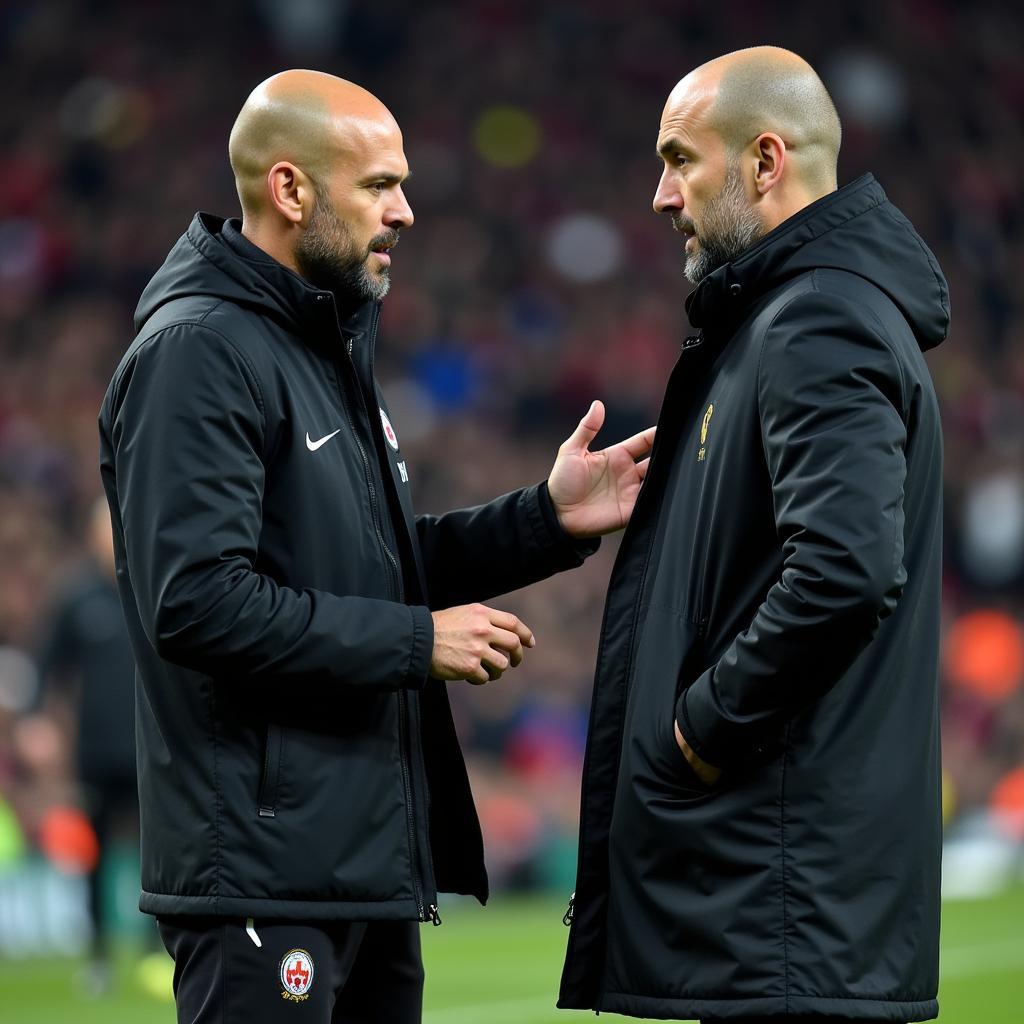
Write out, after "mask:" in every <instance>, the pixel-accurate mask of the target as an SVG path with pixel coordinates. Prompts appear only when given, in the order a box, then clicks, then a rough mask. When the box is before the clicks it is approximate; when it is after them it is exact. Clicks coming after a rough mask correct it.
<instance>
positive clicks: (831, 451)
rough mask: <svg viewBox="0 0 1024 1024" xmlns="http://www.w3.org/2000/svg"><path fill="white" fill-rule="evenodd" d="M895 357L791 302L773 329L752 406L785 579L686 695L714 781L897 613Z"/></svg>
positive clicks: (901, 579)
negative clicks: (758, 426)
mask: <svg viewBox="0 0 1024 1024" xmlns="http://www.w3.org/2000/svg"><path fill="white" fill-rule="evenodd" d="M903 393H904V392H903V386H902V375H901V372H900V367H899V364H898V362H897V358H896V356H895V354H894V353H893V352H892V350H891V349H890V347H889V346H888V345H887V344H886V341H885V339H884V337H883V334H882V328H881V326H880V324H878V323H877V321H875V320H874V318H873V317H871V314H870V312H868V311H865V310H864V309H863V308H862V307H859V306H856V305H855V304H853V303H852V302H850V301H848V300H846V299H841V298H837V297H836V296H833V295H823V294H820V293H818V292H811V293H808V294H805V295H803V296H801V297H800V298H797V299H795V300H793V302H791V303H790V304H789V305H788V306H787V307H786V308H785V309H784V310H783V311H782V312H781V313H780V314H779V315H778V317H777V318H776V320H775V321H774V322H773V324H772V325H771V327H769V329H768V331H767V333H766V336H765V340H764V346H763V350H762V353H761V364H760V367H759V375H758V403H759V414H760V421H761V436H762V441H763V444H764V452H765V458H766V461H767V466H768V471H769V474H770V477H771V482H772V494H773V502H774V509H775V524H776V530H777V533H778V536H779V540H780V543H781V546H782V558H781V563H782V564H781V573H780V576H779V578H778V580H777V581H776V582H775V584H774V585H773V586H772V587H771V589H770V590H769V591H768V593H767V595H766V597H765V599H764V601H763V603H762V604H761V606H760V607H759V608H758V610H757V612H756V614H755V615H754V618H753V621H752V622H751V623H750V626H749V627H748V628H747V629H746V630H745V631H744V632H743V633H741V634H740V635H739V636H737V637H736V638H735V640H734V641H733V642H732V644H731V645H730V646H729V647H728V648H727V649H726V651H725V653H724V654H723V655H722V657H721V659H720V660H719V661H718V663H717V664H715V665H713V666H711V667H710V668H709V669H708V670H707V671H705V672H704V673H703V674H702V675H701V676H700V677H699V678H698V679H697V680H696V681H695V682H694V683H693V684H692V685H691V686H690V687H688V688H687V689H685V690H684V691H683V693H682V694H681V696H680V698H679V700H678V702H677V705H676V718H677V721H678V724H679V728H680V731H681V732H682V733H683V735H684V737H685V738H686V740H687V742H688V743H689V744H690V745H691V746H692V747H693V749H694V750H695V751H696V752H697V753H698V754H699V755H700V757H702V758H703V759H704V760H705V761H707V762H708V763H710V764H712V765H716V766H718V767H727V766H728V765H729V764H730V762H736V761H742V760H743V759H744V758H745V757H746V756H748V755H749V754H750V753H751V751H752V750H753V749H754V748H755V745H756V744H757V743H758V742H759V739H760V738H761V737H762V736H763V735H764V734H766V733H767V732H768V731H770V730H771V729H772V728H774V727H776V726H777V725H778V724H779V723H780V722H781V721H783V720H785V719H786V718H788V717H790V716H791V715H792V714H794V713H795V712H796V711H798V710H800V709H801V708H804V707H806V706H807V705H808V704H810V703H811V702H813V701H814V700H816V699H817V698H820V697H822V696H823V695H824V694H825V693H827V692H828V691H829V689H830V688H831V687H832V686H834V685H835V684H836V683H837V682H838V681H839V680H840V679H841V678H842V677H843V675H844V674H845V673H846V671H847V669H848V668H849V667H850V666H851V665H852V664H853V662H854V660H855V659H856V658H857V656H858V654H860V652H861V651H862V650H863V649H864V648H865V647H866V646H867V644H868V642H869V641H870V640H871V638H872V636H873V635H874V634H875V632H876V630H877V629H878V626H879V623H880V622H881V620H882V619H883V618H885V617H886V616H887V615H889V614H890V613H891V612H892V611H893V610H894V608H895V607H896V602H897V600H898V599H899V596H900V594H901V592H902V588H903V585H904V583H905V582H906V572H905V570H904V567H903V487H904V479H905V476H906V461H905V455H904V449H905V445H906V438H907V434H906V428H905V426H904V422H903V419H902V418H901V413H900V410H901V409H903V408H904V407H905V406H904V400H903Z"/></svg>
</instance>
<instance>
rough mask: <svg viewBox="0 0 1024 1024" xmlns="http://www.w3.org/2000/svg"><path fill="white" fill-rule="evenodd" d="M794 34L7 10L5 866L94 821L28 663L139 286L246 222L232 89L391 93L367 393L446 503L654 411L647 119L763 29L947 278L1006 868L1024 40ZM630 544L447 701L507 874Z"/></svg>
mask: <svg viewBox="0 0 1024 1024" xmlns="http://www.w3.org/2000/svg"><path fill="white" fill-rule="evenodd" d="M785 12H786V13H785V19H784V21H780V20H778V14H777V12H776V11H773V10H771V9H770V8H769V6H767V5H764V4H759V3H754V2H746V0H740V2H733V3H729V4H710V3H699V4H698V3H691V2H687V0H675V2H662V0H651V2H646V3H643V4H636V5H625V4H619V3H615V2H613V0H560V2H558V3H543V2H533V0H530V2H520V3H503V2H497V0H495V2H476V3H439V4H416V3H403V2H398V0H381V2H376V3H374V4H372V5H370V4H357V3H353V4H346V3H343V2H329V0H302V2H301V3H300V2H293V3H290V4H274V3H273V2H271V0H266V2H261V0H252V2H249V3H243V2H238V0H232V2H226V0H225V2H221V3H216V4H209V3H207V4H199V3H196V2H194V0H184V2H179V3H174V4H170V3H147V4H128V3H115V2H91V3H85V2H79V3H75V2H70V0H53V2H47V3H45V4H38V3H33V2H14V0H12V2H7V3H4V4H3V5H2V6H0V83H2V94H3V96H4V97H5V98H6V100H7V102H5V103H4V104H3V105H2V106H0V138H2V139H3V145H2V147H0V182H2V183H3V187H2V188H0V874H2V873H3V872H4V871H5V870H6V871H12V870H16V869H17V866H18V865H19V864H23V863H24V862H25V860H26V858H30V857H31V856H32V855H33V854H32V851H33V850H34V849H35V848H36V847H37V846H38V845H39V840H40V836H41V834H42V831H43V828H44V824H45V820H46V815H47V813H48V812H49V811H50V810H52V808H54V807H56V806H62V805H71V806H74V805H75V804H76V802H79V801H80V800H81V794H80V793H79V792H78V790H77V788H76V785H75V780H74V778H73V774H74V773H73V765H74V757H73V753H72V750H71V747H72V744H73V737H74V731H75V730H74V721H73V717H74V706H75V705H74V702H73V701H70V700H68V699H66V698H64V697H62V696H61V695H60V694H59V693H56V694H52V695H48V696H47V697H46V699H44V700H43V702H42V704H41V706H40V705H39V701H38V700H37V699H36V697H35V696H34V694H35V688H36V686H37V679H36V675H37V673H36V672H35V664H36V661H35V659H36V657H37V655H38V651H39V646H40V643H41V637H42V636H44V635H45V633H46V630H47V625H48V619H49V617H50V615H51V609H52V608H53V606H54V602H55V601H56V600H57V599H58V596H59V594H60V593H61V591H62V589H63V588H65V587H66V586H67V584H68V580H69V579H71V578H73V577H74V575H75V573H76V571H77V567H78V566H79V564H80V562H81V560H82V559H83V557H84V551H85V544H84V539H83V538H84V531H85V527H86V523H87V520H88V517H89V510H90V508H91V506H92V504H93V502H94V501H95V499H96V498H97V497H98V496H99V495H100V484H99V478H98V473H97V435H96V425H95V424H96V414H97V410H98V407H99V403H100V400H101V397H102V394H103V392H104V389H105V387H106V384H107V381H108V379H109V376H110V374H111V371H112V370H113V368H114V366H115V365H116V363H117V361H118V358H119V356H120V354H121V352H122V351H123V350H124V348H125V347H126V345H127V344H128V342H129V341H130V340H131V337H132V328H131V314H132V310H133V308H134V305H135V302H136V299H137V297H138V295H139V293H140V291H141V289H142V287H143V286H144V284H145V282H146V281H147V279H148V278H149V276H150V275H151V273H152V272H153V270H154V269H155V268H156V267H157V266H158V265H159V264H160V263H161V262H162V260H163V257H164V255H165V253H166V252H167V250H168V248H169V247H170V245H171V244H172V243H173V241H174V240H175V239H176V238H177V237H178V235H179V234H180V233H181V232H182V231H183V230H184V228H185V226H186V224H187V223H188V221H189V219H190V217H191V215H192V213H193V212H194V211H195V210H196V209H205V210H210V211H212V212H216V213H220V214H224V215H232V216H234V215H237V201H236V197H235V194H234V190H233V185H232V181H231V178H230V173H229V168H228V165H227V152H226V144H227V135H228V131H229V129H230V126H231V124H232V121H233V118H234V116H235V113H236V112H237V110H238V108H239V106H240V104H241V103H242V101H243V100H244V98H245V96H246V95H247V94H248V92H249V91H250V89H251V88H252V87H253V86H254V85H255V84H256V83H257V82H259V81H260V80H262V79H263V78H264V77H266V76H267V75H269V74H271V73H273V72H274V71H276V70H280V69H283V68H285V67H289V66H300V67H301V66H307V67H316V68H319V69H322V70H326V71H330V72H332V73H335V74H339V75H341V76H343V77H348V78H351V79H353V80H355V81H358V82H360V83H361V84H363V85H365V86H366V87H367V88H369V89H371V90H372V91H374V92H375V93H376V94H377V95H379V96H380V97H381V98H382V99H383V100H384V101H385V102H386V103H387V104H388V105H389V106H390V107H391V109H392V110H393V111H394V113H395V114H396V116H397V118H398V120H399V122H400V124H401V125H402V128H403V131H404V135H405V141H406V152H407V155H408V157H409V162H410V165H411V167H412V170H413V175H414V176H413V178H412V180H411V181H410V182H409V185H408V189H407V192H408V195H409V198H410V201H411V203H412V205H413V208H414V210H415V213H416V225H415V227H414V228H413V229H411V230H409V231H408V232H406V233H403V237H402V244H401V245H400V247H399V248H398V250H397V251H396V253H395V259H394V268H393V285H392V292H391V295H390V296H389V298H388V299H387V302H386V304H385V307H384V309H385V312H384V318H383V323H382V328H381V336H380V342H379V346H378V352H377V370H378V374H379V376H380V377H381V378H382V380H383V381H384V382H385V389H386V391H387V393H388V397H389V403H390V406H391V409H392V411H393V420H394V424H395V427H396V430H397V431H398V434H399V437H400V439H401V441H402V445H403V451H404V452H405V454H406V456H407V463H408V465H409V467H410V473H411V485H412V487H413V491H414V495H415V499H416V503H417V507H418V508H419V510H421V511H442V510H444V509H447V508H451V507H456V506H459V505H463V504H467V503H475V502H477V501H481V500H485V499H487V498H489V497H491V496H493V495H495V494H497V493H500V492H501V491H504V490H507V489H510V488H512V487H515V486H518V485H520V484H523V483H527V482H532V481H535V480H539V479H541V478H543V477H544V476H545V475H546V473H547V471H548V468H549V466H550V463H551V461H552V459H553V457H554V453H555V448H556V447H557V445H558V444H559V443H560V441H561V440H562V439H563V438H564V437H565V436H566V435H567V433H568V432H569V431H570V430H571V428H572V426H573V425H574V424H575V422H576V421H577V420H578V418H579V417H580V416H581V415H582V413H583V412H584V411H585V410H586V408H587V405H588V403H589V401H590V400H591V399H592V398H594V397H599V398H601V399H603V400H604V402H605V403H606V406H607V408H608V414H609V415H608V422H607V425H606V428H605V430H604V432H603V434H602V439H603V440H606V441H608V442H611V441H613V440H617V439H619V438H621V437H623V436H626V435H627V434H629V433H631V432H633V431H635V430H637V429H641V428H642V427H644V426H646V425H647V424H648V423H650V422H653V420H654V418H655V417H656V415H657V411H658V406H659V402H660V397H661V394H662V390H663V387H664V383H665V381H666V378H667V375H668V373H669V370H670V368H671V366H672V363H673V361H674V359H675V356H676V353H677V352H678V349H679V346H680V342H681V341H682V339H683V337H684V336H685V334H686V333H687V323H686V319H685V314H684V311H683V299H684V295H685V291H686V287H687V286H686V283H685V281H684V279H683V277H682V269H681V267H682V253H681V249H680V246H679V242H678V239H677V238H676V237H675V236H674V234H673V232H672V231H671V230H670V226H669V224H668V222H667V220H666V219H664V218H659V217H657V216H655V215H654V214H653V212H652V211H651V199H652V196H653V192H654V188H655V185H656V183H657V179H658V176H659V173H660V171H659V164H658V162H657V160H656V158H655V156H654V141H655V136H656V132H657V125H658V120H659V116H660V112H661V107H662V104H663V101H664V98H665V96H666V95H667V93H668V91H669V89H670V88H671V87H672V85H673V84H674V83H675V82H676V80H677V79H678V78H679V77H681V76H682V74H684V73H685V72H686V71H687V70H688V69H689V68H691V67H693V66H695V65H696V64H699V63H701V62H703V61H704V60H706V59H709V58H710V57H712V56H715V55H717V54H719V53H722V52H725V51H727V50H730V49H735V48H737V47H739V46H743V45H750V44H754V43H760V42H773V43H777V44H780V45H785V46H788V47H790V48H792V49H795V50H796V51H798V52H799V53H801V54H802V55H803V56H805V57H807V58H808V59H809V60H810V61H811V62H812V63H813V64H814V65H815V66H816V67H817V68H818V69H819V70H820V72H821V73H822V75H823V77H824V78H825V80H826V83H827V84H828V85H829V87H830V89H831V90H832V92H833V95H834V97H835V100H836V102H837V105H838V107H839V110H840V114H841V116H842V118H843V125H844V141H843V149H842V157H841V163H840V182H841V183H845V182H848V181H850V180H852V179H853V178H854V177H856V176H858V175H860V174H861V173H864V172H866V171H871V172H873V173H874V174H875V175H876V176H877V177H878V178H879V180H880V181H881V183H882V184H883V186H884V187H885V188H886V189H887V191H888V193H889V195H890V197H891V198H892V199H893V200H894V201H895V202H896V203H897V204H898V205H899V206H900V207H901V208H902V209H903V210H904V211H905V212H906V213H907V214H908V216H909V217H910V218H911V219H912V220H913V222H914V223H915V225H916V226H917V228H918V229H919V231H920V232H921V234H922V235H923V236H924V237H925V239H926V240H927V241H928V243H929V244H930V245H931V246H932V248H933V249H934V250H935V252H936V254H937V255H938V257H939V260H940V262H941V264H942V266H943V268H944V270H945V272H946V275H947V277H948V278H949V281H950V285H951V291H952V302H953V329H952V334H951V337H950V339H949V340H948V342H947V343H946V344H945V345H944V346H943V347H942V348H941V349H939V350H938V351H937V352H935V353H934V354H932V355H930V356H929V364H930V367H931V370H932V373H933V375H934V378H935V382H936V386H937V388H938V392H939V395H940V399H941V403H942V411H943V420H944V426H945V442H946V481H947V487H946V497H945V500H946V533H945V548H946V570H945V605H944V611H945V623H944V655H943V692H944V713H943V714H944V719H943V722H944V744H945V748H944V760H945V767H946V772H947V783H948V785H947V805H948V814H949V817H948V820H949V834H950V835H952V836H954V837H955V836H957V835H960V836H962V837H968V838H971V839H973V840H982V841H983V842H984V843H985V844H987V845H986V846H985V849H986V850H988V851H989V853H991V850H992V849H997V850H999V851H1002V852H1001V853H999V855H998V856H995V857H994V859H993V858H992V857H991V856H988V854H986V855H985V856H983V857H982V859H981V860H970V859H969V863H970V864H973V865H974V866H975V867H978V869H979V871H980V872H981V873H982V874H984V875H986V877H988V876H989V875H991V873H992V871H993V870H995V869H996V868H998V870H999V871H1002V872H1004V873H1005V872H1008V871H1010V870H1011V865H1012V863H1013V861H1014V858H1015V857H1016V858H1017V860H1018V863H1019V858H1020V853H1019V851H1020V848H1021V843H1022V841H1024V690H1022V687H1021V682H1022V677H1024V635H1022V629H1024V627H1022V617H1024V306H1022V299H1021V290H1020V287H1019V282H1020V280H1021V279H1022V278H1024V242H1022V239H1024V232H1022V219H1024V199H1022V191H1021V184H1020V174H1019V170H1020V167H1021V166H1022V165H1024V131H1022V125H1024V64H1022V63H1021V60H1020V54H1021V53H1022V52H1024V19H1022V17H1021V15H1020V14H1019V13H1014V8H1013V6H1012V5H1010V4H992V3H986V2H981V3H973V4H971V5H969V6H965V5H959V4H955V3H950V2H941V0H914V2H910V3H902V4H900V3H882V2H877V0H876V2H870V0H869V2H865V0H835V2H833V3H830V4H824V5H822V4H817V3H810V2H797V3H789V4H787V5H785ZM615 548H616V543H615V541H614V540H612V539H609V540H608V541H606V542H605V544H604V545H603V547H602V550H601V551H600V553H599V554H598V555H597V556H596V557H594V558H593V559H591V560H590V561H589V562H588V563H587V565H586V566H585V567H584V568H582V569H580V570H578V571H576V572H574V573H571V574H566V575H563V576H561V577H559V578H557V579H555V580H552V581H548V582H546V583H544V584H541V585H539V586H536V587H533V588H531V589H530V590H528V591H524V592H522V593H520V594H517V595H514V596H513V597H510V598H508V599H507V600H502V601H496V602H494V603H495V604H498V605H499V606H503V607H509V608H511V609H512V610H514V611H516V612H517V613H519V614H520V615H521V616H522V618H523V619H524V620H525V621H526V622H527V623H528V624H529V625H530V626H531V627H533V628H534V630H535V631H536V634H537V637H538V646H537V648H536V650H535V651H531V652H530V653H529V655H528V657H527V659H526V662H525V663H524V665H523V666H522V667H521V668H520V669H518V670H517V671H515V672H512V673H510V674H509V675H507V676H506V677H505V678H504V679H502V680H501V681H500V682H498V683H495V684H491V685H489V686H486V687H482V688H471V687H468V686H465V685H461V684H453V686H452V690H453V698H454V702H455V709H456V715H457V718H458V723H459V727H460V731H461V733H462V736H463V738H464V742H465V746H466V749H467V753H468V756H469V759H470V761H471V768H472V774H473V778H474V786H475V789H476V792H477V795H478V798H479V803H480V809H481V814H482V819H483V823H484V830H485V834H486V839H487V844H488V850H489V857H490V863H491V869H492V873H493V874H494V876H495V878H496V880H497V881H498V882H499V884H506V885H517V886H528V885H559V886H563V885H564V886H565V887H566V888H568V887H571V885H572V877H573V872H574V867H575V859H574V858H575V829H576V815H577V802H578V783H579V772H580V761H581V755H582V747H583V742H584V734H585V729H586V716H587V708H588V703H589V694H590V683H591V673H592V668H593V655H594V651H595V648H596V641H597V632H598V629H599V626H600V617H601V609H602V602H603V596H604V589H605V583H606V580H607V577H608V574H609V572H610V568H611V564H612V560H613V557H614V552H615ZM40 708H41V709H40ZM976 845H977V844H975V847H972V849H975V852H976ZM1014 851H1016V852H1014ZM986 857H987V858H988V859H986ZM975 873H977V872H975Z"/></svg>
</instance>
